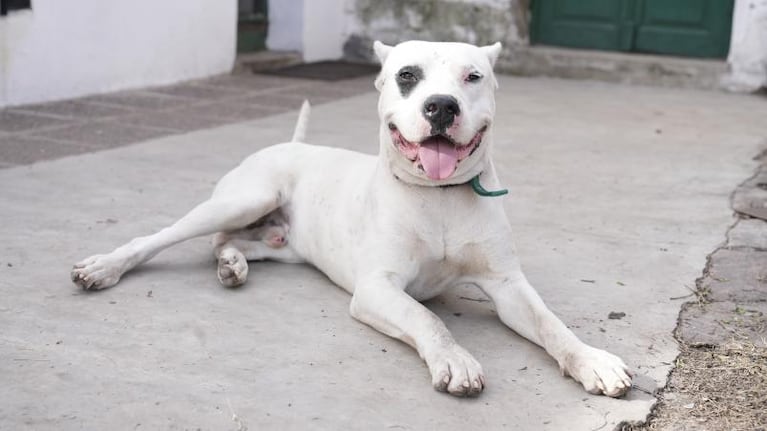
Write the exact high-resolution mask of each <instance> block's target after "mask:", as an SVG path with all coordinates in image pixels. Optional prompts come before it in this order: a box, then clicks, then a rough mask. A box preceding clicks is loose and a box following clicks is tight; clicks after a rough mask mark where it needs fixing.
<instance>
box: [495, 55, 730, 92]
mask: <svg viewBox="0 0 767 431" xmlns="http://www.w3.org/2000/svg"><path fill="white" fill-rule="evenodd" d="M504 57H505V58H502V60H500V61H499V62H498V66H497V69H498V70H499V71H501V72H505V73H510V74H514V75H521V76H549V77H557V78H572V79H593V80H598V81H607V82H620V83H626V84H639V85H653V86H664V87H683V88H697V89H707V90H714V89H720V88H721V85H720V80H721V78H722V76H723V75H724V74H725V73H726V72H727V63H726V62H725V61H724V60H709V59H692V58H680V57H672V56H662V55H648V54H628V53H617V52H606V51H591V50H580V49H566V48H554V47H544V46H528V47H520V48H513V49H511V50H510V51H509V52H507V55H506V56H504Z"/></svg>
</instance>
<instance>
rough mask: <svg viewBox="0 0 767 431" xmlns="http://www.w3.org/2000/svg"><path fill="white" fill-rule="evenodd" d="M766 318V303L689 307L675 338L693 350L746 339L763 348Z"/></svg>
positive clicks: (728, 303)
mask: <svg viewBox="0 0 767 431" xmlns="http://www.w3.org/2000/svg"><path fill="white" fill-rule="evenodd" d="M765 257H766V256H762V258H765ZM763 262H764V261H763ZM764 295H765V292H763V296H764ZM766 316H767V302H732V301H721V302H714V303H711V304H706V305H703V306H699V305H697V304H692V305H690V306H688V307H687V308H686V309H685V311H684V312H683V313H682V316H681V318H680V319H679V329H678V336H679V337H680V338H681V339H683V340H684V341H685V343H687V344H689V345H690V346H693V347H695V346H723V345H725V344H727V343H729V342H732V341H743V340H748V341H750V342H751V343H753V344H754V345H756V346H759V347H762V348H764V347H767V339H765V335H764V334H765V330H767V317H766Z"/></svg>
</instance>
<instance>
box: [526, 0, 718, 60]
mask: <svg viewBox="0 0 767 431" xmlns="http://www.w3.org/2000/svg"><path fill="white" fill-rule="evenodd" d="M732 8H733V0H533V6H532V12H533V22H532V31H531V38H532V42H533V43H539V44H545V45H557V46H567V47H573V48H585V49H601V50H608V51H633V52H647V53H656V54H670V55H679V56H687V57H725V56H726V55H727V49H728V47H729V43H730V26H731V22H732Z"/></svg>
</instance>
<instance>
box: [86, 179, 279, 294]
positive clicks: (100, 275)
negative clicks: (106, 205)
mask: <svg viewBox="0 0 767 431" xmlns="http://www.w3.org/2000/svg"><path fill="white" fill-rule="evenodd" d="M279 200H280V199H279V193H277V192H276V191H275V193H274V194H272V193H266V194H264V195H262V196H257V197H254V196H251V195H243V196H239V195H236V194H231V193H214V196H213V197H212V198H211V199H210V200H208V201H205V202H203V203H201V204H200V205H198V206H197V207H195V208H194V209H192V210H191V211H190V212H189V213H188V214H187V215H185V216H184V217H182V218H181V219H180V220H179V221H177V222H176V223H174V224H173V225H171V226H169V227H167V228H165V229H162V230H161V231H159V232H157V233H155V234H154V235H149V236H144V237H139V238H136V239H134V240H132V241H130V242H129V243H127V244H125V245H123V246H121V247H118V248H117V249H115V250H114V251H112V252H111V253H109V254H105V255H95V256H91V257H89V258H87V259H84V260H83V261H81V262H79V263H77V264H75V266H74V268H73V269H72V273H71V278H72V281H73V282H75V284H77V285H79V286H80V287H82V288H83V289H87V290H90V289H103V288H106V287H110V286H113V285H115V284H117V282H118V281H119V280H120V277H121V276H122V275H123V274H125V273H126V272H127V271H129V270H131V269H133V268H135V267H136V266H137V265H139V264H141V263H143V262H146V261H147V260H149V259H151V258H152V257H154V256H155V255H156V254H157V253H159V252H160V251H162V250H164V249H166V248H168V247H170V246H172V245H174V244H177V243H179V242H182V241H185V240H188V239H191V238H195V237H198V236H203V235H208V234H212V233H215V232H221V231H231V230H235V229H238V228H242V227H244V226H247V225H248V224H250V223H252V222H253V221H255V220H258V219H259V218H261V217H262V216H264V215H265V214H268V213H269V212H271V211H273V210H274V209H275V208H277V207H278V206H279V205H280V204H281V202H280V201H279Z"/></svg>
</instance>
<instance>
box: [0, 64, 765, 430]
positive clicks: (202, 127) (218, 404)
mask: <svg viewBox="0 0 767 431" xmlns="http://www.w3.org/2000/svg"><path fill="white" fill-rule="evenodd" d="M371 80H372V78H365V79H359V80H353V81H351V82H342V83H338V84H327V83H309V82H305V81H300V80H299V81H291V80H287V81H286V80H283V79H279V78H263V77H226V78H220V79H219V80H216V79H213V80H207V81H204V82H197V83H191V84H186V85H181V86H175V87H168V88H176V89H175V90H163V89H154V90H152V89H150V90H146V91H142V92H138V93H141V94H139V95H138V96H137V95H136V94H131V95H119V94H118V95H105V96H95V97H93V98H90V99H87V100H80V101H76V102H69V103H60V104H55V105H56V107H47V106H45V105H41V106H37V107H17V108H13V109H9V110H6V111H3V113H2V114H0V131H2V134H0V163H3V165H2V167H4V168H5V169H0V220H2V221H3V224H2V226H1V227H0V238H2V241H3V247H2V248H0V294H1V295H2V300H0V328H2V329H0V357H2V358H3V360H2V361H0V376H2V377H0V379H1V380H0V381H1V382H2V384H3V387H4V390H3V392H2V394H0V429H3V430H5V429H8V430H16V429H35V430H77V429H139V430H141V429H173V430H176V429H178V430H185V429H190V430H196V429H201V430H244V429H250V430H261V429H280V430H287V429H296V430H303V429H324V430H338V429H412V430H421V429H447V430H453V429H455V430H458V429H493V430H494V429H504V428H505V429H516V430H560V429H568V430H599V429H613V428H615V427H616V426H617V425H618V424H620V423H621V422H623V421H639V420H642V419H644V418H645V417H646V416H647V414H648V413H649V411H650V408H651V406H652V405H653V404H654V402H655V397H654V396H653V393H654V391H655V390H656V388H658V387H662V386H663V385H664V384H665V382H666V376H667V374H668V372H669V370H670V367H671V365H672V363H673V360H674V358H675V357H676V354H677V347H676V344H675V341H674V338H673V336H672V331H673V330H674V328H675V327H676V324H677V316H678V314H679V310H680V307H681V303H682V302H683V300H679V299H675V298H681V297H684V296H686V295H688V294H689V293H690V290H689V289H690V288H692V287H693V286H694V284H695V280H696V279H697V278H698V277H700V276H701V273H702V270H703V268H704V267H705V265H706V257H707V255H708V254H709V253H711V252H712V251H713V250H714V249H715V248H716V247H717V246H718V245H719V244H721V243H722V242H723V241H724V239H725V232H726V230H727V228H728V226H729V225H731V224H732V222H733V216H732V210H731V209H730V207H729V202H728V197H729V195H730V193H731V192H732V190H733V189H734V188H735V187H736V186H737V185H738V184H739V183H741V182H742V181H743V180H744V179H745V178H747V177H748V176H749V175H751V173H752V172H753V170H754V168H755V166H756V165H755V162H753V161H752V157H753V156H754V155H755V154H757V153H758V152H759V151H760V150H761V149H762V148H763V145H764V138H765V137H766V136H767V126H766V125H765V121H764V119H765V118H767V104H765V103H764V100H763V99H760V98H758V97H755V96H737V95H728V94H722V93H714V92H704V91H694V90H676V89H667V88H665V89H664V88H650V87H626V86H619V85H612V84H603V83H594V82H582V81H562V80H555V79H532V78H524V79H523V78H510V77H505V76H502V77H500V84H501V89H500V90H499V92H498V94H497V103H498V118H497V120H496V125H495V130H496V132H495V135H496V142H495V150H494V151H495V158H496V163H497V167H498V169H499V172H500V175H501V178H502V181H503V182H504V184H505V185H506V186H508V188H509V189H510V191H511V194H510V195H509V196H508V197H506V198H504V199H505V205H506V209H507V213H508V215H509V218H510V220H511V223H512V226H513V227H514V228H515V230H516V236H517V239H516V245H517V248H518V251H519V253H520V255H521V256H522V262H523V265H524V267H525V268H526V271H527V274H528V278H529V279H530V280H531V282H532V283H533V285H535V286H537V288H538V290H539V292H540V293H541V295H542V296H543V298H544V300H545V301H546V302H547V303H548V304H549V305H550V306H551V308H552V309H553V310H554V311H555V312H556V313H557V314H558V315H560V317H562V319H563V320H564V321H565V322H566V323H567V324H568V325H569V326H570V327H571V328H573V330H574V331H575V332H576V333H577V334H578V335H579V336H581V337H582V338H583V339H584V340H586V341H587V342H589V343H592V344H594V345H596V346H599V347H602V348H605V349H607V350H610V351H612V352H614V353H616V354H618V355H620V356H622V357H623V358H624V359H625V360H626V362H627V363H629V364H630V365H631V366H632V367H633V368H634V370H635V371H636V373H637V378H636V382H635V384H636V387H635V388H634V390H632V391H631V392H630V393H629V394H628V395H627V396H626V397H625V398H623V399H610V398H607V397H599V396H593V395H589V394H587V393H585V392H584V391H583V390H582V389H581V387H580V385H578V384H576V383H575V382H573V381H572V380H570V379H567V378H563V377H561V376H560V375H559V371H558V368H557V366H556V364H555V362H554V361H553V360H551V359H550V358H548V357H547V356H546V355H545V353H544V352H543V351H542V350H540V349H539V348H537V347H535V346H533V345H531V344H530V343H529V342H527V341H526V340H524V339H522V338H520V337H519V336H517V335H516V334H514V333H512V332H511V331H509V330H508V329H506V328H505V327H504V326H503V325H502V324H501V323H500V322H499V320H498V319H497V317H496V315H495V312H494V310H493V307H492V304H491V303H489V302H487V301H486V300H485V299H484V297H483V296H482V295H481V294H480V292H477V291H473V290H468V289H459V290H455V291H452V292H450V293H449V294H446V295H443V296H442V297H440V298H438V299H436V300H433V301H430V302H429V303H428V306H429V307H430V308H431V309H432V310H434V311H435V312H436V313H437V314H439V315H440V316H441V317H442V318H443V319H444V320H445V322H446V324H447V325H448V327H449V328H450V329H451V330H452V331H453V334H454V335H455V337H456V339H457V340H458V341H459V342H460V343H461V344H462V345H463V346H464V347H466V348H467V349H468V350H469V351H471V352H472V353H473V354H474V355H475V356H476V357H477V359H478V360H479V361H480V362H481V363H482V364H483V366H484V369H485V372H486V374H487V378H488V388H487V389H486V391H485V392H484V393H483V394H482V396H480V397H479V398H477V399H456V398H452V397H450V396H448V395H445V394H441V393H437V392H435V391H434V390H433V389H432V388H431V386H430V384H429V378H428V372H427V369H426V367H425V365H424V364H423V363H422V362H421V361H420V359H419V358H418V356H417V354H416V353H415V352H413V351H412V350H411V349H410V348H408V347H407V346H405V345H403V344H401V343H399V342H396V341H393V340H391V339H389V338H387V337H386V336H384V335H381V334H379V333H377V332H375V331H374V330H372V329H370V328H368V327H367V326H365V325H363V324H361V323H358V322H356V321H354V320H353V319H352V318H351V317H349V315H348V302H349V297H348V295H347V294H346V293H345V292H343V291H342V290H341V289H339V288H337V287H335V286H334V285H333V284H332V283H330V282H329V281H328V280H327V279H326V278H325V277H324V276H323V275H322V274H321V273H319V272H317V271H315V270H314V269H312V268H310V267H308V266H303V265H298V266H296V265H283V264H276V263H263V262H260V263H252V264H251V275H250V278H249V281H248V282H247V283H246V284H245V285H244V286H242V287H241V288H238V289H226V288H222V287H221V286H219V284H218V281H217V279H216V274H215V262H214V260H213V258H212V254H211V251H210V246H209V244H208V239H205V238H201V239H197V240H193V241H189V242H187V243H184V244H182V245H180V246H177V247H176V248H173V249H170V250H168V251H166V252H164V253H162V254H160V255H159V256H157V257H156V258H155V259H154V260H152V261H151V262H150V263H149V264H147V265H146V266H144V267H142V268H140V269H139V270H137V271H135V272H133V273H130V274H129V275H127V276H126V277H125V278H124V279H123V280H122V282H121V283H120V284H119V285H117V286H116V287H115V288H112V289H108V290H105V291H102V292H96V293H86V292H82V291H80V290H78V289H77V288H75V286H74V285H73V284H72V283H71V282H70V281H69V270H70V268H71V265H72V264H73V263H74V262H75V261H77V260H80V259H81V258H83V257H86V256H89V255H91V254H95V253H103V252H107V251H109V250H111V249H113V248H114V247H116V246H118V245H120V244H122V243H124V242H126V241H128V240H129V239H131V238H133V237H135V236H138V235H143V234H146V233H149V232H152V231H155V230H157V229H159V228H162V227H163V226H165V225H167V224H169V223H172V222H173V221H175V219H177V218H178V217H179V216H180V215H182V214H183V213H184V212H185V211H187V210H188V209H189V208H191V207H192V206H193V205H195V204H196V203H197V202H199V201H201V200H202V199H205V198H206V197H207V196H208V194H209V193H210V191H211V189H212V186H213V184H214V183H215V181H216V180H217V178H219V177H220V176H221V175H223V174H224V173H225V172H226V171H227V170H229V169H230V168H232V167H233V166H235V165H236V164H237V163H238V162H239V161H240V160H241V159H242V158H243V157H244V156H246V155H247V154H249V153H251V152H253V151H256V150H258V149H260V148H264V147H266V146H268V145H270V144H273V143H277V142H280V141H284V140H287V139H289V137H290V135H291V133H292V128H293V123H294V121H295V116H296V110H297V108H298V105H299V103H300V100H301V98H303V97H305V96H308V97H309V98H310V99H316V101H317V102H321V103H320V104H319V105H318V106H317V107H316V109H315V110H314V112H313V116H312V119H311V121H310V126H309V133H308V136H309V140H310V142H312V143H315V144H317V145H332V146H340V147H345V148H351V149H356V150H360V151H363V152H368V153H374V152H375V151H377V146H378V144H377V143H376V141H375V139H376V136H377V127H378V126H377V118H376V108H375V104H376V94H374V93H373V92H369V91H368V89H372V85H371V84H370V82H371ZM174 92H175V93H174ZM176 99H179V100H176ZM41 122H42V123H41ZM33 162H34V163H33ZM30 163H32V164H30ZM611 313H615V314H613V317H617V316H620V315H621V313H625V315H624V316H623V317H622V318H608V316H609V315H610V314H611Z"/></svg>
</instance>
